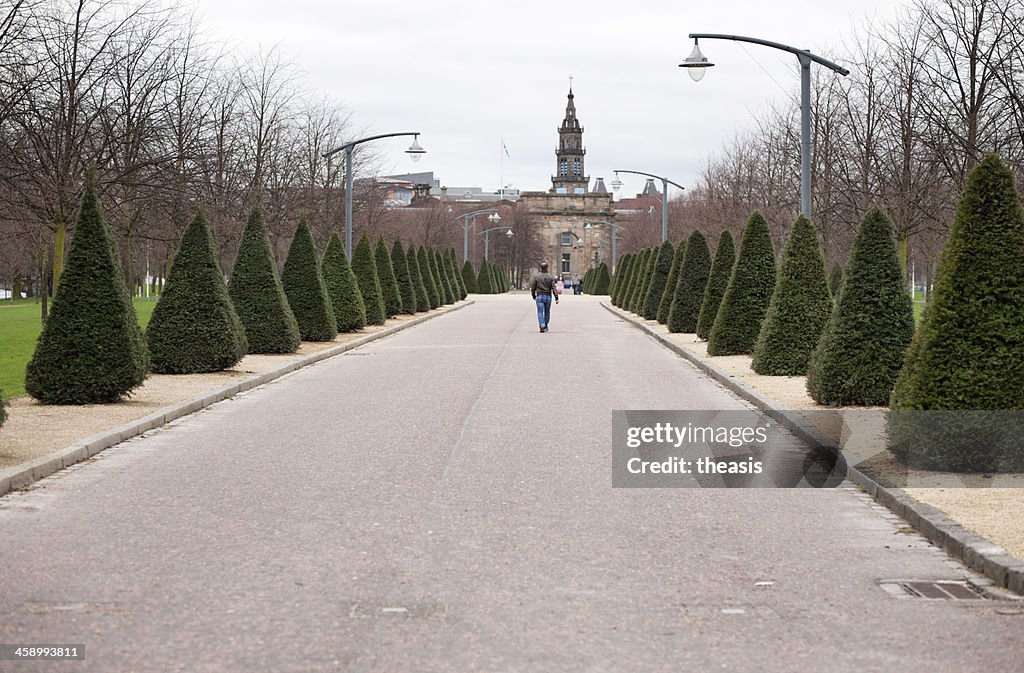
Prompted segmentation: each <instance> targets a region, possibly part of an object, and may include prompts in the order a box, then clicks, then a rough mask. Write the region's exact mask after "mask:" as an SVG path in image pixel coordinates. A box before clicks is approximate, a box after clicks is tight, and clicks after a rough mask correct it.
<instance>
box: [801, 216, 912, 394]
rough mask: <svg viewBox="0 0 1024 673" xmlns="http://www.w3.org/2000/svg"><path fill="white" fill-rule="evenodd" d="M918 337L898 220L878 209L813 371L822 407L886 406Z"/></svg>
mask: <svg viewBox="0 0 1024 673" xmlns="http://www.w3.org/2000/svg"><path fill="white" fill-rule="evenodd" d="M913 335H914V311H913V307H912V306H911V303H910V295H909V294H908V293H907V289H906V287H904V285H903V271H902V268H901V266H900V258H899V253H898V250H897V246H896V236H895V234H894V233H893V226H892V221H891V220H890V219H889V217H888V216H887V215H886V214H885V213H884V212H883V211H882V210H880V209H877V208H876V209H874V210H872V211H871V212H869V213H868V214H867V215H865V216H864V219H863V220H862V221H861V224H860V230H859V231H858V232H857V238H856V239H855V240H854V242H853V251H852V252H851V253H850V259H849V262H848V263H847V271H846V280H845V282H844V284H843V287H842V292H840V294H839V295H838V296H837V297H836V305H835V309H834V310H833V311H832V313H831V315H830V317H829V320H828V322H827V323H826V326H825V330H824V332H823V333H822V335H821V339H819V340H818V344H817V346H816V347H815V350H814V352H813V354H812V355H811V359H810V364H809V366H808V369H807V392H809V393H810V395H811V397H812V398H814V400H815V401H816V402H818V403H819V404H827V405H842V406H847V405H871V406H874V405H879V406H880V405H884V404H887V403H888V401H889V396H890V395H891V394H892V388H893V384H894V383H895V381H896V376H897V374H898V373H899V371H900V367H902V365H903V355H904V353H905V352H906V350H907V346H908V345H909V344H910V340H911V338H912V337H913Z"/></svg>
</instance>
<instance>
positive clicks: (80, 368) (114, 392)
mask: <svg viewBox="0 0 1024 673" xmlns="http://www.w3.org/2000/svg"><path fill="white" fill-rule="evenodd" d="M147 365H148V361H147V353H146V344H145V341H144V340H143V337H142V331H141V330H140V329H139V323H138V320H137V319H136V317H135V308H134V307H133V306H132V300H131V296H130V295H129V294H128V287H127V285H125V281H124V275H123V274H122V273H121V267H120V265H119V264H118V260H117V255H116V253H115V252H114V241H113V238H112V237H111V235H110V231H109V230H108V229H107V224H106V222H104V220H103V215H102V213H101V212H100V206H99V203H98V201H97V198H96V188H95V177H94V173H93V171H92V170H91V169H90V171H89V174H88V175H87V176H86V181H85V191H84V193H83V194H82V202H81V205H80V207H79V209H78V219H77V221H76V224H75V232H74V235H73V237H72V239H71V249H70V250H69V251H68V259H67V263H66V264H65V266H64V273H63V275H62V276H61V279H60V283H59V284H58V285H57V292H56V295H55V296H54V298H53V306H52V308H51V309H50V315H49V317H48V318H47V320H46V324H45V326H44V327H43V331H42V333H40V335H39V339H38V341H36V349H35V352H34V353H33V355H32V359H31V360H30V361H29V363H28V367H27V368H26V370H25V389H26V390H27V391H28V394H29V395H31V396H32V397H34V398H36V399H37V400H39V401H40V402H43V403H44V404H92V403H103V402H116V401H117V400H119V399H121V397H123V396H124V395H126V394H128V392H129V391H131V390H132V389H133V388H135V387H136V386H138V385H139V384H140V383H142V381H143V379H145V378H146V367H147Z"/></svg>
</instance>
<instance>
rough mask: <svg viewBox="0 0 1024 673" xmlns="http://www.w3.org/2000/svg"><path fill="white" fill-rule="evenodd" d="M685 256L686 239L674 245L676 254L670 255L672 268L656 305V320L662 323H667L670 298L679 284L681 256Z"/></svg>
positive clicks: (670, 304) (670, 305) (670, 306)
mask: <svg viewBox="0 0 1024 673" xmlns="http://www.w3.org/2000/svg"><path fill="white" fill-rule="evenodd" d="M685 256H686V239H683V240H682V241H680V242H679V245H678V246H676V254H674V255H673V256H672V269H671V270H670V271H669V272H668V278H667V279H666V280H665V291H664V292H662V293H661V303H660V304H659V305H658V318H657V320H658V322H660V323H661V324H662V325H665V324H667V323H668V312H669V309H671V308H672V298H673V297H675V295H676V285H678V284H679V269H681V268H682V266H683V257H685Z"/></svg>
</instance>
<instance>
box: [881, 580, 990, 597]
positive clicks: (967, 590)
mask: <svg viewBox="0 0 1024 673" xmlns="http://www.w3.org/2000/svg"><path fill="white" fill-rule="evenodd" d="M879 585H880V586H881V587H882V588H883V589H885V590H886V591H887V592H888V593H889V594H891V595H893V596H895V597H897V598H918V599H924V600H939V601H983V600H987V599H988V596H986V595H985V594H984V593H982V592H981V591H980V590H979V589H977V588H976V587H974V586H973V585H971V583H969V582H966V581H963V580H886V581H883V582H879Z"/></svg>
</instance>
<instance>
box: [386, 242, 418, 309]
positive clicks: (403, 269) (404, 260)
mask: <svg viewBox="0 0 1024 673" xmlns="http://www.w3.org/2000/svg"><path fill="white" fill-rule="evenodd" d="M391 268H392V269H394V270H395V282H396V283H398V291H399V293H400V294H401V295H402V297H401V299H402V312H403V313H409V314H412V313H415V312H416V288H414V287H413V284H412V274H411V273H410V271H409V258H408V257H407V256H406V254H405V249H404V248H402V242H401V241H399V240H398V239H397V238H396V239H395V242H394V244H393V245H392V246H391Z"/></svg>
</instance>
